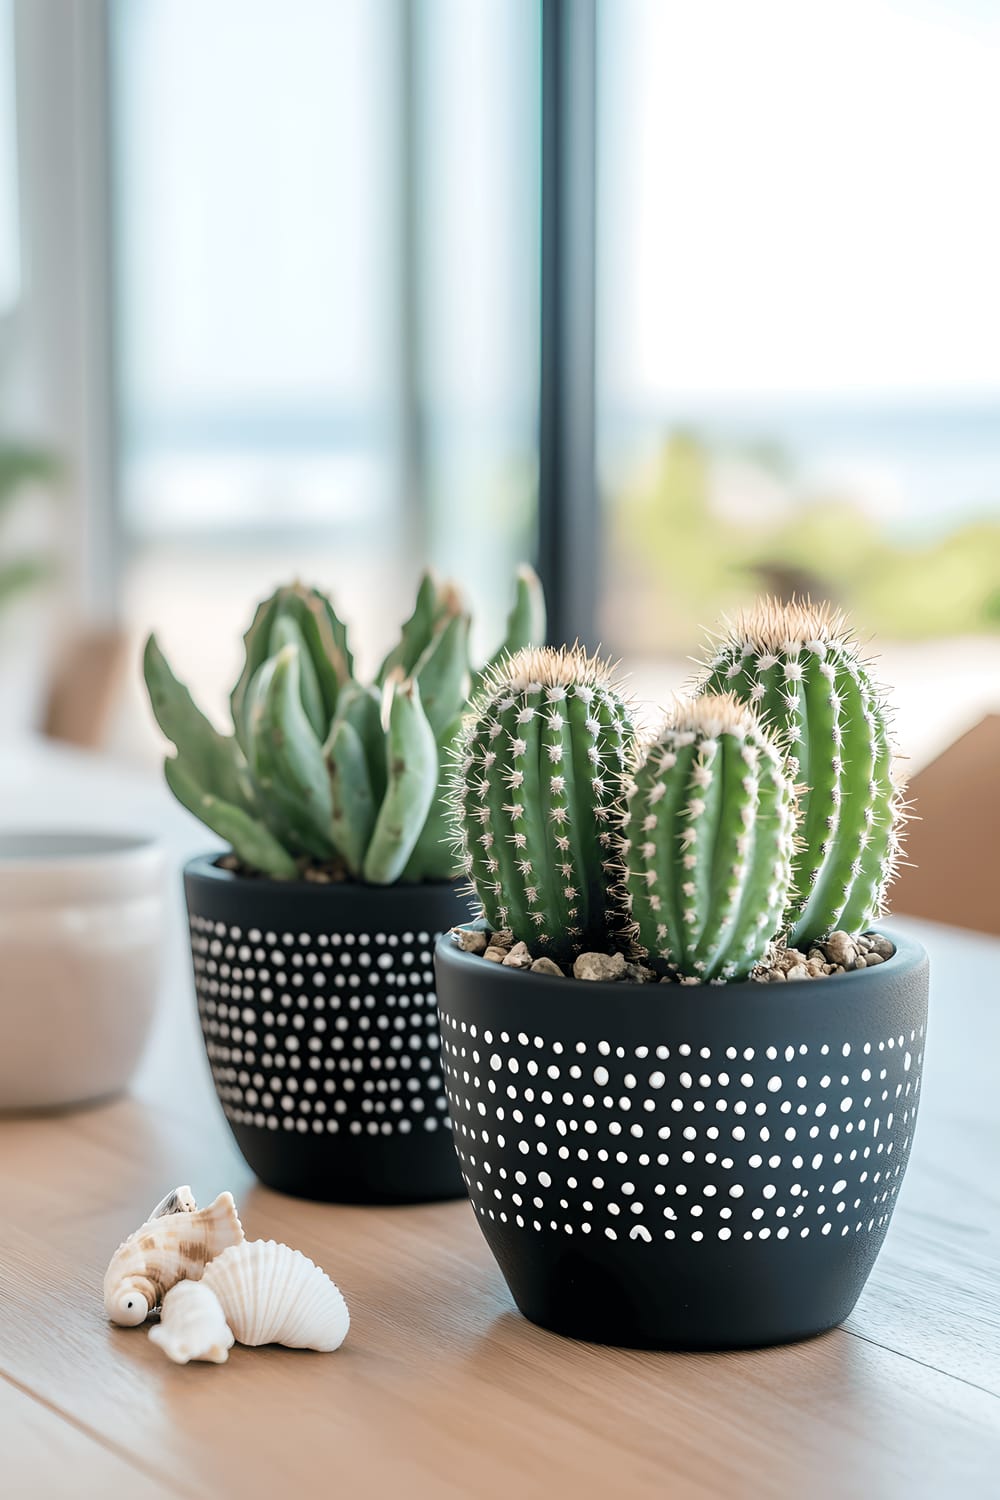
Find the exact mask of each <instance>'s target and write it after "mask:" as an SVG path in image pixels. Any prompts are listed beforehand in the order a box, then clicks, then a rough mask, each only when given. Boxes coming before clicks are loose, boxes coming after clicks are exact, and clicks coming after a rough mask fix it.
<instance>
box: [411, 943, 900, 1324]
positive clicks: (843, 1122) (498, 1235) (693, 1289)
mask: <svg viewBox="0 0 1000 1500" xmlns="http://www.w3.org/2000/svg"><path fill="white" fill-rule="evenodd" d="M895 941H896V942H897V944H898V947H897V952H896V954H895V956H894V957H893V958H892V959H890V960H889V961H888V962H887V963H885V964H883V965H881V966H879V967H877V968H874V969H866V970H864V971H861V972H858V973H853V974H843V975H837V976H833V977H831V978H828V979H824V980H818V981H813V982H801V983H791V984H782V985H777V984H775V985H758V984H750V983H741V984H728V985H725V986H704V987H702V986H691V987H676V988H673V987H671V988H667V987H666V986H660V985H656V986H653V985H649V986H638V985H636V986H632V985H612V984H597V983H587V982H584V981H580V980H570V979H558V978H549V977H548V976H544V975H534V974H525V973H521V972H519V971H517V970H513V969H506V968H502V967H500V966H499V965H496V964H492V963H487V962H486V961H485V960H484V959H482V958H478V957H474V956H472V955H470V954H466V953H461V952H460V951H459V950H458V949H457V948H456V947H455V945H454V943H453V942H452V941H451V940H450V939H449V938H447V937H444V938H442V939H441V940H440V941H439V942H438V945H437V955H436V960H437V987H438V1006H439V1010H440V1015H441V1035H442V1041H443V1048H444V1064H445V1067H444V1074H445V1086H446V1089H447V1093H448V1100H449V1104H450V1107H451V1115H452V1120H453V1122H454V1127H455V1142H456V1145H457V1147H458V1153H459V1157H460V1160H461V1163H462V1172H463V1175H464V1177H465V1181H466V1185H467V1186H468V1189H469V1196H470V1198H471V1200H472V1206H473V1208H474V1209H475V1212H476V1214H477V1216H478V1219H479V1223H480V1226H481V1228H482V1230H483V1233H484V1234H485V1236H486V1239H487V1241H488V1243H489V1246H490V1249H491V1250H492V1251H493V1254H494V1255H495V1256H496V1259H497V1261H498V1262H499V1264H500V1269H501V1270H502V1272H503V1274H504V1277H505V1278H506V1281H507V1284H508V1286H509V1287H510V1290H511V1293H512V1294H513V1297H514V1300H515V1302H516V1303H517V1305H518V1307H519V1308H520V1309H521V1311H522V1312H523V1313H524V1314H525V1316H526V1317H528V1318H530V1319H531V1320H532V1322H535V1323H540V1324H541V1325H542V1326H543V1327H546V1328H551V1329H554V1330H555V1331H556V1332H558V1333H564V1334H569V1335H571V1336H572V1337H574V1338H582V1339H591V1340H594V1341H596V1342H599V1343H612V1344H623V1345H630V1346H635V1347H646V1348H664V1349H667V1348H674V1349H682V1348H694V1349H698V1348H700V1349H715V1348H735V1347H740V1346H746V1345H757V1344H775V1343H782V1342H785V1341H788V1340H791V1339H800V1338H805V1337H807V1336H808V1335H810V1334H815V1333H820V1332H822V1331H823V1330H824V1329H827V1328H831V1327H833V1326H834V1325H835V1324H837V1323H840V1322H841V1321H842V1320H843V1319H844V1318H846V1317H847V1315H848V1313H849V1312H850V1311H851V1309H852V1308H853V1306H854V1304H855V1302H856V1301H857V1298H858V1295H859V1294H860V1292H861V1289H862V1287H863V1286H864V1284H865V1280H866V1278H867V1276H868V1274H869V1272H870V1271H871V1268H872V1266H873V1264H874V1262H875V1257H876V1256H877V1254H878V1251H879V1248H880V1246H881V1244H882V1241H883V1239H884V1238H885V1232H886V1228H887V1227H888V1223H889V1219H890V1216H891V1214H892V1210H893V1206H894V1204H895V1201H896V1195H897V1193H898V1191H899V1186H900V1182H901V1180H902V1176H903V1172H904V1170H905V1168H906V1161H907V1157H908V1156H909V1151H910V1142H911V1140H912V1138H913V1128H914V1124H915V1120H916V1110H917V1099H918V1095H919V1089H920V1070H921V1064H922V1061H923V1055H924V1031H925V1026H926V1019H927V970H928V965H927V956H926V954H925V953H924V951H923V949H922V948H920V947H919V946H918V945H917V944H915V943H913V942H911V941H909V940H908V939H906V938H897V939H895Z"/></svg>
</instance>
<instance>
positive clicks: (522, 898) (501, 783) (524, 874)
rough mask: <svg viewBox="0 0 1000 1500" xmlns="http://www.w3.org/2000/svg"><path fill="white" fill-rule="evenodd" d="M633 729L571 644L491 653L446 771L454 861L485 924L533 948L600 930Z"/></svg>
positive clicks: (598, 934) (553, 951) (585, 939)
mask: <svg viewBox="0 0 1000 1500" xmlns="http://www.w3.org/2000/svg"><path fill="white" fill-rule="evenodd" d="M633 733H634V731H633V727H632V721H631V716H630V713H629V709H628V707H627V705H626V703H625V701H624V700H623V698H622V697H621V695H620V693H619V692H618V690H617V688H616V687H615V686H614V684H613V681H612V678H611V673H610V670H609V667H608V665H607V664H606V663H604V662H602V661H600V660H599V659H598V658H597V657H596V656H588V655H587V654H586V652H585V651H583V650H582V649H580V648H579V647H575V648H574V649H572V650H562V651H553V650H550V649H548V648H545V649H541V650H537V649H534V650H533V649H528V650H523V651H520V652H518V653H517V654H516V655H514V656H512V657H510V658H509V659H506V660H501V661H499V662H498V663H497V664H496V665H494V666H493V667H492V668H491V669H490V670H489V671H488V672H487V674H486V677H485V680H484V682H483V684H482V687H481V689H480V691H479V693H478V695H477V696H476V698H475V700H474V701H473V704H472V708H471V711H470V713H469V715H468V718H467V719H466V721H465V723H464V725H463V728H462V733H461V736H460V738H459V741H458V745H457V749H456V756H455V774H454V778H453V782H452V817H453V828H454V835H455V843H456V849H457V855H458V860H459V864H460V866H461V869H462V870H463V871H464V873H465V874H466V875H467V876H468V878H469V882H470V888H471V891H472V892H473V893H474V895H475V896H476V897H477V898H478V900H479V902H480V905H481V907H482V911H483V914H484V916H485V917H486V919H487V920H488V922H489V923H490V925H491V926H492V927H494V928H510V929H511V930H512V931H513V933H514V935H515V937H516V938H518V939H520V940H522V941H524V942H526V943H528V945H529V946H530V948H531V950H532V951H533V952H536V953H539V954H543V955H555V956H559V957H565V956H567V955H568V954H571V953H573V952H575V951H578V950H579V948H580V947H581V946H583V945H584V944H585V943H592V942H595V941H598V942H601V943H603V942H604V941H605V934H606V930H607V927H608V924H609V920H613V913H612V912H611V911H610V910H609V906H610V902H611V897H610V887H611V885H612V883H613V880H614V878H615V876H616V874H617V866H616V863H615V859H614V835H613V817H614V814H615V810H616V808H617V806H618V804H619V800H620V795H621V791H622V774H623V768H624V765H625V762H626V758H627V755H628V753H629V749H630V746H631V742H632V739H633Z"/></svg>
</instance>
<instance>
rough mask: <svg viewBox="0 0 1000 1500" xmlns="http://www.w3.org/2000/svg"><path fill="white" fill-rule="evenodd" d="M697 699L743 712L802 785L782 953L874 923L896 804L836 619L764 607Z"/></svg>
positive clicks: (746, 623) (866, 682)
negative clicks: (777, 740)
mask: <svg viewBox="0 0 1000 1500" xmlns="http://www.w3.org/2000/svg"><path fill="white" fill-rule="evenodd" d="M706 689H707V690H708V691H709V692H721V691H730V692H732V693H734V694H736V696H737V697H739V698H740V699H742V700H743V701H744V702H745V703H748V704H750V705H751V706H752V707H753V708H754V709H755V710H756V712H757V713H758V714H759V715H760V716H761V718H762V719H763V721H764V723H765V724H767V725H768V726H770V727H771V728H773V729H774V730H775V731H776V732H777V733H778V734H779V735H780V736H781V737H782V738H783V740H784V745H785V750H786V754H787V757H788V767H789V771H790V774H791V776H792V777H793V779H795V780H797V781H799V782H801V783H802V784H803V788H804V789H803V791H802V793H801V814H802V820H801V826H800V835H801V839H802V848H801V852H800V854H799V856H798V858H797V860H796V865H795V876H794V882H793V887H792V891H791V894H790V901H789V912H788V915H787V920H788V922H789V924H790V933H789V941H790V942H792V943H794V944H799V945H801V944H802V943H807V942H810V941H813V940H816V939H819V938H823V937H826V936H827V935H828V934H829V933H830V932H832V931H834V930H835V929H836V928H838V927H839V928H843V929H844V930H846V931H848V932H858V931H861V930H862V929H863V928H865V927H866V926H868V924H869V923H870V922H871V920H872V918H873V917H875V916H877V915H879V914H880V913H881V911H882V906H883V901H884V897H885V892H886V890H887V888H888V885H889V883H890V881H891V880H892V877H893V874H894V872H895V865H896V862H897V860H898V857H899V825H900V821H901V814H902V803H901V800H900V796H899V793H898V791H897V790H896V788H895V786H894V784H893V777H892V744H891V739H890V734H889V725H888V715H887V712H886V708H885V704H884V695H883V693H882V690H881V689H880V688H878V687H876V685H875V684H874V683H873V681H872V679H871V678H870V676H869V674H868V671H867V670H866V668H865V666H864V664H863V663H862V661H861V658H860V655H859V652H858V648H857V646H856V644H855V642H854V641H853V640H852V638H851V637H850V635H849V634H848V632H847V630H846V628H845V625H844V621H843V618H842V616H841V615H840V614H839V613H837V612H836V611H834V610H832V609H831V608H830V606H828V605H822V606H814V605H812V604H810V603H808V602H804V603H794V602H793V603H792V604H791V605H787V606H783V605H779V604H777V603H775V602H774V601H772V600H763V601H762V602H761V603H759V604H758V605H757V606H756V607H755V608H754V609H752V610H751V611H749V612H748V613H747V614H745V615H742V616H740V617H739V618H738V619H737V620H736V621H735V622H734V623H733V626H732V628H731V630H730V632H729V634H728V636H727V637H726V638H725V639H724V640H723V642H722V644H721V645H720V647H719V649H718V651H717V652H716V653H715V655H714V657H713V659H712V661H711V663H710V666H709V675H708V679H707V682H706Z"/></svg>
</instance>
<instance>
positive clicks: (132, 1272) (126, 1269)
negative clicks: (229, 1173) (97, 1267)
mask: <svg viewBox="0 0 1000 1500" xmlns="http://www.w3.org/2000/svg"><path fill="white" fill-rule="evenodd" d="M242 1239H243V1226H242V1224H241V1223H240V1221H239V1215H238V1214H237V1212H236V1204H235V1203H234V1202H233V1195H232V1193H220V1194H219V1196H218V1197H217V1198H216V1200H215V1202H214V1203H210V1204H209V1205H208V1207H207V1208H199V1209H195V1210H194V1211H193V1212H187V1211H184V1210H181V1211H179V1212H177V1213H161V1214H160V1215H159V1216H158V1217H156V1218H152V1219H147V1220H146V1222H145V1224H143V1225H141V1226H140V1227H139V1228H138V1229H137V1230H136V1231H135V1233H134V1234H130V1235H129V1237H128V1239H127V1240H125V1241H124V1243H123V1244H121V1245H119V1246H118V1249H117V1250H116V1251H115V1253H114V1255H113V1256H112V1257H111V1264H110V1265H109V1266H108V1269H107V1271H106V1273H105V1276H104V1310H105V1312H106V1313H107V1315H108V1317H109V1318H110V1319H111V1321H112V1323H120V1324H122V1325H123V1326H124V1327H126V1328H134V1327H135V1326H136V1325H137V1324H138V1323H143V1322H145V1320H146V1317H147V1316H148V1314H149V1313H150V1311H151V1310H152V1309H153V1308H154V1307H157V1306H158V1305H159V1304H160V1303H161V1302H162V1301H163V1298H164V1297H165V1296H166V1294H167V1292H169V1290H170V1288H171V1287H172V1286H176V1284H177V1282H178V1281H199V1280H200V1279H201V1275H202V1272H203V1271H204V1269H205V1266H206V1264H207V1263H208V1262H209V1261H210V1260H212V1259H213V1257H214V1256H216V1255H218V1254H219V1253H220V1252H221V1251H223V1250H225V1249H227V1248H228V1247H229V1246H230V1245H238V1244H239V1243H240V1242H241V1241H242Z"/></svg>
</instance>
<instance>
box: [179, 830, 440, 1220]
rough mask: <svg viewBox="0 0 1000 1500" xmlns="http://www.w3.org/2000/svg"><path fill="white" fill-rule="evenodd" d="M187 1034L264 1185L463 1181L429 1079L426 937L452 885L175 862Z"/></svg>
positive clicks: (417, 1187)
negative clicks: (189, 1009) (189, 976)
mask: <svg viewBox="0 0 1000 1500" xmlns="http://www.w3.org/2000/svg"><path fill="white" fill-rule="evenodd" d="M184 888H185V893H186V896H187V907H188V919H189V923H190V928H191V949H192V955H193V958H194V977H195V989H196V991H197V997H198V1014H199V1017H200V1019H201V1029H202V1035H203V1037H204V1039H205V1047H206V1049H207V1051H208V1057H209V1061H210V1063H211V1066H212V1076H213V1078H214V1080H215V1088H216V1092H217V1093H218V1096H219V1100H220V1102H221V1104H222V1107H223V1109H224V1110H225V1113H226V1118H227V1120H228V1121H229V1124H230V1127H231V1129H232V1132H233V1134H234V1136H235V1137H236V1141H237V1144H238V1145H239V1148H240V1150H241V1151H242V1153H243V1155H244V1156H245V1157H246V1160H247V1163H248V1164H249V1166H250V1167H252V1169H253V1170H254V1172H256V1174H257V1176H258V1177H259V1178H260V1179H261V1180H262V1181H263V1182H266V1183H267V1185H268V1186H269V1187H273V1188H277V1189H278V1190H279V1191H281V1192H284V1193H294V1194H296V1195H297V1196H299V1197H303V1198H320V1199H324V1200H326V1201H328V1202H350V1203H414V1202H420V1201H424V1200H427V1199H434V1198H455V1197H459V1196H461V1195H462V1194H463V1193H464V1186H463V1184H462V1179H461V1176H460V1175H459V1171H458V1165H457V1163H456V1160H455V1151H454V1147H453V1145H452V1139H451V1123H450V1121H449V1118H448V1112H447V1107H446V1101H445V1097H444V1089H443V1085H442V1077H441V1057H440V1040H439V1036H438V1027H437V1014H436V1011H435V1006H434V971H433V945H434V939H435V937H436V936H437V935H438V934H439V933H440V932H442V931H443V930H444V929H446V928H448V927H450V926H452V924H453V923H455V922H457V921H464V920H466V919H467V917H468V910H467V907H466V905H465V903H464V902H463V901H462V899H461V898H460V897H459V895H458V893H457V891H456V889H455V887H454V886H452V885H448V884H439V885H396V886H385V887H381V886H363V885H348V884H344V885H317V884H313V883H312V882H309V881H275V880H266V879H263V878H255V879H246V878H244V877H241V876H239V875H235V874H233V873H232V872H231V871H228V870H221V869H219V867H218V866H217V865H216V864H215V863H214V862H213V857H212V856H207V857H204V858H201V859H195V860H193V861H192V862H191V863H190V864H189V865H188V866H187V868H186V870H185V872H184Z"/></svg>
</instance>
